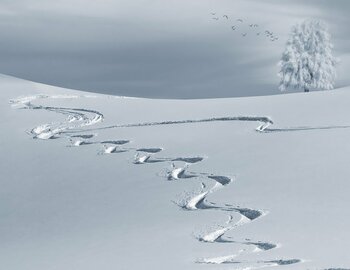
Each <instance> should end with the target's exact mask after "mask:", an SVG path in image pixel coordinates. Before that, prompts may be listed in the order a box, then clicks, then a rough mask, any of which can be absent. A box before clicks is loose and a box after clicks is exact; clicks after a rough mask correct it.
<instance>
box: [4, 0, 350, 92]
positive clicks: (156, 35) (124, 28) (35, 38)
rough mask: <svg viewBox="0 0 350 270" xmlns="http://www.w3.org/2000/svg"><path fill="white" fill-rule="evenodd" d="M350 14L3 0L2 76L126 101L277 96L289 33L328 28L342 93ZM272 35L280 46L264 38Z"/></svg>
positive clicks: (246, 4) (293, 7)
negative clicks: (313, 23) (319, 25)
mask: <svg viewBox="0 0 350 270" xmlns="http://www.w3.org/2000/svg"><path fill="white" fill-rule="evenodd" d="M349 11H350V1H346V0H338V1H326V0H323V1H322V0H319V1H315V0H314V1H301V0H299V1H280V0H265V1H258V0H255V1H253V0H235V1H232V0H219V1H218V0H210V1H209V0H196V1H193V0H191V1H189V0H167V1H164V0H152V1H151V0H135V1H130V0H114V1H112V0H103V1H102V0H101V1H96V0H55V1H53V0H2V1H1V2H0V31H1V35H2V38H1V43H0V55H1V61H0V73H5V74H9V75H13V76H16V77H20V78H25V79H30V80H33V81H38V82H43V83H48V84H53V85H58V86H63V87H68V88H74V89H81V90H86V91H94V92H101V93H108V94H115V95H126V96H141V97H157V98H204V97H234V96H251V95H268V94H278V93H279V91H278V90H277V84H278V77H277V75H276V74H277V71H278V69H277V66H276V64H277V62H278V60H279V57H280V55H281V53H282V51H283V48H284V44H285V41H286V39H287V37H288V32H289V29H290V27H291V26H292V25H293V24H295V23H297V22H300V21H301V20H303V19H305V18H321V19H323V20H325V21H326V22H327V23H328V24H329V26H330V31H331V34H332V36H333V42H334V45H335V52H334V53H335V55H336V56H337V57H339V58H340V59H341V63H340V64H339V66H338V80H337V84H338V86H342V85H347V84H349V83H350V78H349V76H347V74H346V73H347V70H349V69H348V68H350V49H349V48H350V46H349V45H350V40H349V37H350V29H349V27H348V25H349V21H350V19H349V16H348V14H349ZM210 12H216V13H217V16H218V17H219V20H218V21H216V20H213V19H212V16H211V15H210ZM223 14H227V15H228V16H229V20H226V19H225V18H223V17H222V15H223ZM238 18H242V19H243V20H244V22H243V24H242V25H240V26H238V25H239V23H238V22H237V21H236V19H238ZM250 23H257V24H259V27H258V29H260V30H254V31H252V30H251V28H250V27H249V26H248V24H250ZM232 25H237V30H236V31H232V30H231V26H232ZM266 29H268V30H270V31H273V32H274V33H275V34H276V35H277V36H278V37H279V40H278V41H275V42H271V41H270V40H268V39H267V38H265V37H264V36H263V35H260V36H257V35H256V32H258V31H261V32H263V31H264V30H266ZM241 33H247V36H246V37H244V38H243V37H242V36H241Z"/></svg>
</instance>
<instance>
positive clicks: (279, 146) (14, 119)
mask: <svg viewBox="0 0 350 270" xmlns="http://www.w3.org/2000/svg"><path fill="white" fill-rule="evenodd" d="M0 81H1V89H2V91H1V92H0V95H1V106H0V110H1V120H0V121H1V130H2V132H1V135H0V136H1V140H0V144H1V153H0V155H1V162H0V169H1V189H0V192H1V196H0V198H1V204H0V215H1V226H0V235H1V243H0V261H1V269H6V270H22V269H28V270H34V269H35V270H37V269H45V270H53V269H60V270H62V269H65V270H73V269H74V270H77V269H81V270H90V269H91V270H92V269H93V270H95V269H100V270H112V269H113V270H115V269H118V270H129V269H152V270H154V269H167V270H173V269H174V270H175V269H176V270H179V269H182V270H187V269H188V270H190V269H191V270H197V269H260V268H264V269H286V270H287V269H315V270H316V269H320V270H321V269H338V268H339V269H340V268H341V269H348V268H350V258H349V252H348V243H349V242H350V230H349V228H350V210H349V207H350V197H349V191H350V171H349V155H350V143H349V138H350V118H349V115H350V91H349V90H350V89H349V88H344V89H337V90H334V91H325V92H315V93H308V94H304V93H300V94H290V95H280V96H270V97H258V98H232V99H228V98H227V99H212V100H186V101H185V100H181V101H180V100H151V99H137V98H123V97H112V96H105V95H99V94H91V93H84V92H79V91H73V90H67V89H62V88H57V87H52V86H47V85H42V84H37V83H32V82H28V81H23V80H19V79H15V78H11V77H6V76H2V77H1V78H0Z"/></svg>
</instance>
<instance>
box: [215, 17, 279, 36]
mask: <svg viewBox="0 0 350 270" xmlns="http://www.w3.org/2000/svg"><path fill="white" fill-rule="evenodd" d="M210 15H212V19H213V20H215V21H218V20H219V19H220V18H222V19H224V20H227V21H228V20H230V18H229V16H228V15H226V14H224V15H222V17H221V16H218V15H217V14H216V13H215V12H211V13H210ZM235 21H236V22H237V24H236V25H232V26H231V29H232V31H236V30H237V31H238V30H239V28H240V26H241V25H243V23H244V21H243V19H236V20H235ZM248 26H249V29H251V30H253V34H255V35H256V36H260V35H265V37H266V38H268V39H269V40H270V41H276V40H278V36H276V35H275V34H274V33H273V32H272V31H269V30H265V31H263V30H262V29H261V28H260V27H259V25H258V24H256V23H255V24H253V23H251V24H249V25H248ZM247 35H248V31H244V32H241V36H242V37H246V36H247Z"/></svg>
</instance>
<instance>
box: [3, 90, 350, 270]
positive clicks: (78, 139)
mask: <svg viewBox="0 0 350 270" xmlns="http://www.w3.org/2000/svg"><path fill="white" fill-rule="evenodd" d="M97 97H98V96H93V95H91V96H88V95H84V96H83V95H51V96H49V95H34V96H27V97H20V98H17V99H13V100H10V104H11V105H12V106H13V107H14V108H20V109H30V110H45V111H48V112H55V113H58V114H61V115H63V116H65V117H66V119H65V121H62V122H56V123H48V124H43V125H39V126H37V127H34V128H33V129H31V130H30V131H29V132H28V133H29V134H30V135H31V136H32V137H33V139H42V140H49V139H58V138H68V139H69V140H70V142H71V146H82V145H91V144H101V145H102V146H103V150H102V151H101V152H100V154H112V153H121V152H127V151H129V150H134V151H135V152H136V154H135V156H134V162H133V163H134V164H152V163H158V162H171V169H170V170H168V171H167V174H166V178H167V180H169V181H173V180H183V179H190V178H203V177H204V178H206V179H208V180H213V181H215V184H214V186H212V187H211V188H209V189H207V185H206V184H205V183H204V182H203V183H201V190H200V191H199V192H197V193H196V194H194V195H191V196H189V197H188V198H186V197H185V198H183V199H182V201H180V202H177V205H179V206H180V207H181V208H182V209H184V210H191V211H194V210H221V211H225V212H233V213H238V214H239V215H240V219H239V220H238V221H237V222H235V223H233V216H232V215H229V220H228V221H227V222H226V224H225V225H223V226H219V227H218V228H217V229H215V230H212V231H211V232H208V233H205V234H203V235H199V236H197V237H196V238H197V240H198V241H200V242H204V243H215V244H221V243H226V244H229V243H232V244H238V245H242V246H244V245H245V246H254V247H255V248H256V250H255V251H269V250H271V249H275V248H278V247H279V245H278V244H274V243H270V242H265V241H252V240H250V239H246V240H245V241H238V240H234V239H233V238H232V237H229V236H228V237H225V234H226V233H227V232H229V231H231V230H233V229H235V228H237V227H239V226H244V225H246V224H249V223H250V222H253V221H254V220H256V219H258V218H261V217H263V216H264V215H266V214H267V212H264V211H262V210H258V209H252V208H247V207H240V206H233V205H232V204H229V203H225V204H224V205H222V206H219V205H217V203H215V202H209V201H208V199H207V197H208V196H209V195H210V194H212V193H214V192H217V191H219V190H220V189H222V188H224V187H226V186H228V185H229V184H231V183H232V182H233V178H231V177H228V176H224V175H214V174H208V173H194V172H190V171H189V170H188V168H189V167H190V166H191V165H193V164H195V163H198V162H201V161H203V159H204V157H176V158H155V157H154V155H156V154H158V153H160V152H161V151H162V150H163V148H159V147H155V148H136V149H132V148H130V149H123V148H120V147H121V146H122V145H124V144H127V143H129V142H130V141H129V140H108V141H89V139H92V138H94V137H95V136H97V134H95V133H92V134H81V133H86V132H96V131H99V130H106V129H113V128H129V127H145V126H159V125H176V124H193V123H205V122H226V121H250V122H259V123H260V124H259V126H258V127H257V128H256V131H258V132H265V133H269V132H286V131H302V130H313V129H332V128H349V127H350V126H329V127H294V128H285V129H271V128H269V126H270V125H272V124H273V121H272V120H271V118H270V117H266V116H234V117H214V118H205V119H197V120H178V121H161V122H144V123H134V124H120V125H112V126H106V127H100V128H90V129H87V128H86V127H88V126H93V125H96V124H98V123H101V122H103V120H104V115H103V114H102V113H100V112H98V111H95V110H90V109H84V108H64V107H51V106H41V105H34V104H33V102H34V101H36V100H39V99H40V100H44V99H76V98H97ZM178 163H184V165H181V164H180V165H179V164H178ZM243 252H246V249H241V250H240V251H239V252H238V253H237V254H232V255H227V256H219V257H213V258H203V259H199V260H197V261H196V263H201V264H235V265H236V266H238V267H240V266H242V267H241V268H236V269H242V270H243V269H245V270H253V269H261V268H265V267H277V266H284V265H293V264H298V263H301V262H302V260H301V259H280V260H260V261H239V260H237V257H238V256H239V255H240V254H241V253H243ZM253 252H254V251H253ZM324 270H350V269H346V268H327V269H324Z"/></svg>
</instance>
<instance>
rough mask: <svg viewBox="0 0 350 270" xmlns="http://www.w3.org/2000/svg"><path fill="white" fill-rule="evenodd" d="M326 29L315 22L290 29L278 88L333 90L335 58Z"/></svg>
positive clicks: (322, 24)
mask: <svg viewBox="0 0 350 270" xmlns="http://www.w3.org/2000/svg"><path fill="white" fill-rule="evenodd" d="M332 48H333V45H332V43H331V41H330V34H329V33H328V29H327V26H326V25H325V24H324V23H323V22H320V21H317V20H306V21H304V22H303V23H302V24H298V25H295V26H294V27H293V28H292V31H291V35H290V37H289V39H288V41H287V44H286V48H285V51H284V52H283V55H282V59H281V61H280V62H279V66H280V72H279V73H278V75H279V77H280V78H281V81H280V86H279V89H280V90H281V91H284V90H286V89H287V88H290V87H291V88H298V89H303V90H304V91H305V92H309V90H310V89H311V88H313V89H333V87H334V82H335V76H336V72H335V64H336V59H335V58H334V57H333V55H332Z"/></svg>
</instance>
